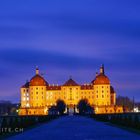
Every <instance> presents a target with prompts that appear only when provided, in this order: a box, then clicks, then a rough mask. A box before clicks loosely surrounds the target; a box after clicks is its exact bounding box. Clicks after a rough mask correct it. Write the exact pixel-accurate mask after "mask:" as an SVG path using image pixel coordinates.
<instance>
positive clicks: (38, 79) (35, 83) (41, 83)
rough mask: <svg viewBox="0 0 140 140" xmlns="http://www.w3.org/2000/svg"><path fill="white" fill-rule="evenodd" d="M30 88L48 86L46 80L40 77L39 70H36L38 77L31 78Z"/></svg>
mask: <svg viewBox="0 0 140 140" xmlns="http://www.w3.org/2000/svg"><path fill="white" fill-rule="evenodd" d="M29 85H30V86H47V85H48V83H47V82H46V81H45V79H44V78H43V77H42V76H40V75H39V69H38V68H36V75H35V76H34V77H32V78H31V80H30V84H29Z"/></svg>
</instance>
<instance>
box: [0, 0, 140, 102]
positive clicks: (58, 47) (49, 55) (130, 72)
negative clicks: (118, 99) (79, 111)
mask: <svg viewBox="0 0 140 140" xmlns="http://www.w3.org/2000/svg"><path fill="white" fill-rule="evenodd" d="M139 7H140V2H139V0H133V1H132V0H106V1H104V0H69V1H66V0H59V1H58V0H20V1H19V0H12V1H11V0H4V1H0V64H1V66H0V77H1V78H0V99H3V100H11V101H13V102H17V101H19V99H20V86H21V85H22V84H24V82H25V81H26V80H27V79H28V80H30V78H31V77H32V76H33V75H34V69H35V67H36V66H38V67H39V68H40V70H41V72H42V73H45V75H44V77H45V79H46V80H47V81H48V82H49V83H50V84H52V83H54V84H57V83H58V84H63V83H64V82H65V81H66V80H67V79H68V78H69V76H70V75H72V77H73V79H74V80H76V81H77V82H78V83H88V82H90V81H92V80H93V79H94V78H95V72H96V71H97V70H99V67H100V65H101V64H102V63H104V65H105V71H106V75H107V76H108V77H109V78H110V80H111V83H112V85H113V86H114V88H115V90H116V92H117V95H122V96H129V97H130V98H132V97H133V96H135V98H136V100H137V101H140V78H139V77H140V62H139V60H140V46H139V45H140V16H139V15H140V8H139Z"/></svg>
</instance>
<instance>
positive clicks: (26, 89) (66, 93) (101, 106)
mask: <svg viewBox="0 0 140 140" xmlns="http://www.w3.org/2000/svg"><path fill="white" fill-rule="evenodd" d="M58 99H61V100H63V101H64V102H65V104H66V105H67V107H69V108H72V107H74V106H76V105H77V104H78V102H79V101H80V100H81V99H87V100H88V102H89V104H90V105H91V106H92V107H93V108H94V111H95V113H96V114H104V113H122V112H123V108H122V107H121V106H116V93H115V91H114V88H113V87H112V86H111V84H110V80H109V78H108V77H107V76H106V75H105V71H104V66H103V65H102V66H101V67H100V73H99V74H98V73H96V77H95V79H94V80H93V81H92V82H91V83H90V84H83V85H80V84H78V83H76V82H75V81H74V80H73V79H72V78H70V79H68V81H66V82H65V83H64V84H63V85H49V84H48V82H47V81H46V80H45V79H44V78H43V77H42V76H41V75H40V73H39V69H38V68H36V74H35V76H34V77H32V78H31V80H30V81H29V82H26V83H25V84H24V85H23V86H22V87H21V107H20V109H19V115H47V114H48V109H49V107H51V106H52V105H56V102H57V100H58Z"/></svg>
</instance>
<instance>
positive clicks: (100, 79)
mask: <svg viewBox="0 0 140 140" xmlns="http://www.w3.org/2000/svg"><path fill="white" fill-rule="evenodd" d="M92 83H93V84H94V85H104V84H110V80H109V78H108V77H107V76H106V75H105V74H104V66H103V65H102V66H101V68H100V73H99V74H98V75H97V74H96V78H95V80H93V81H92Z"/></svg>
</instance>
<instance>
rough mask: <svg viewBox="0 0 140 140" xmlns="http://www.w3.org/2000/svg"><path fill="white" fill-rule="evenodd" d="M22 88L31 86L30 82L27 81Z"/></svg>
mask: <svg viewBox="0 0 140 140" xmlns="http://www.w3.org/2000/svg"><path fill="white" fill-rule="evenodd" d="M21 88H29V82H26V83H25V84H24V85H23V86H22V87H21Z"/></svg>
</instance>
